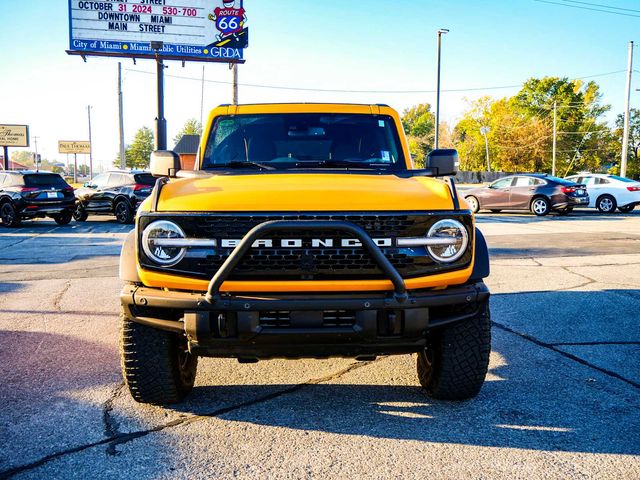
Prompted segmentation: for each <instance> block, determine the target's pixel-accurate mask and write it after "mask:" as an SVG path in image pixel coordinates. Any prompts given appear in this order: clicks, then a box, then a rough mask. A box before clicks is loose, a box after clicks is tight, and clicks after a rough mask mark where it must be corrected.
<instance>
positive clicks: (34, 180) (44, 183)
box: [24, 173, 69, 188]
mask: <svg viewBox="0 0 640 480" xmlns="http://www.w3.org/2000/svg"><path fill="white" fill-rule="evenodd" d="M24 185H25V186H26V187H31V188H34V187H44V188H65V187H68V186H69V184H68V183H67V182H65V181H64V179H63V178H62V177H61V176H60V175H51V174H42V173H40V174H38V173H34V174H31V175H25V176H24Z"/></svg>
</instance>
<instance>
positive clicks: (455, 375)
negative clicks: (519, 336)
mask: <svg viewBox="0 0 640 480" xmlns="http://www.w3.org/2000/svg"><path fill="white" fill-rule="evenodd" d="M430 335H431V336H430V338H429V342H428V346H427V348H426V349H425V350H424V351H423V352H420V353H419V354H418V363H417V368H418V379H419V380H420V384H421V385H422V387H423V388H424V389H425V390H426V392H427V394H428V395H430V396H431V397H433V398H438V399H441V400H467V399H469V398H473V397H475V396H476V395H477V394H478V393H479V392H480V389H481V388H482V384H483V383H484V379H485V377H486V375H487V370H488V369H489V354H490V353H491V318H490V315H489V304H488V303H484V304H483V305H481V307H480V309H479V310H478V314H477V315H476V316H475V317H473V318H472V319H470V320H466V321H464V322H462V323H457V324H454V325H451V326H450V327H446V328H443V329H440V330H436V331H434V332H432V333H431V334H430Z"/></svg>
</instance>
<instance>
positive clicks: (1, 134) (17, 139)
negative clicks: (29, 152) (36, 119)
mask: <svg viewBox="0 0 640 480" xmlns="http://www.w3.org/2000/svg"><path fill="white" fill-rule="evenodd" d="M28 146H29V127H28V126H27V125H2V124H0V147H28Z"/></svg>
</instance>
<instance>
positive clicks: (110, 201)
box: [73, 170, 156, 223]
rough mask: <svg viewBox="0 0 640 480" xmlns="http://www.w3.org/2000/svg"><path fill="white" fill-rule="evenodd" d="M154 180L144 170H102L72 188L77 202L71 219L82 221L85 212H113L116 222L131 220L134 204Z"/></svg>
mask: <svg viewBox="0 0 640 480" xmlns="http://www.w3.org/2000/svg"><path fill="white" fill-rule="evenodd" d="M155 183H156V181H155V178H153V176H152V175H151V174H150V173H148V172H144V171H136V170H131V171H129V170H127V171H122V170H119V171H115V170H114V171H111V172H106V173H102V174H100V175H98V176H97V177H95V178H94V179H93V180H91V181H90V182H87V183H85V184H84V186H83V187H82V188H79V189H78V190H76V197H77V198H78V205H77V207H76V210H75V212H74V213H73V218H75V219H76V220H77V221H78V222H84V221H85V220H86V219H87V217H88V216H89V214H92V215H115V217H116V220H118V222H119V223H132V222H133V219H134V217H135V214H136V210H137V208H138V205H140V202H142V201H143V200H144V199H145V198H147V197H148V196H149V194H150V193H151V190H152V189H153V185H154V184H155Z"/></svg>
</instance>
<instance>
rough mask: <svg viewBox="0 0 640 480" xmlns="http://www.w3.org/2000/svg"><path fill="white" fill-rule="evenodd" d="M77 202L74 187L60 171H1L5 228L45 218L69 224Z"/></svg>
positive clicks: (0, 210) (0, 197) (0, 207)
mask: <svg viewBox="0 0 640 480" xmlns="http://www.w3.org/2000/svg"><path fill="white" fill-rule="evenodd" d="M75 205H76V198H75V196H74V194H73V188H72V187H71V186H70V185H69V184H68V183H67V182H65V181H64V178H62V177H61V176H60V175H58V174H57V173H51V172H32V171H30V170H21V171H1V170H0V219H1V220H2V225H4V226H5V227H18V226H20V222H21V221H22V220H27V219H29V220H30V219H33V218H43V217H51V218H53V219H54V220H55V221H56V223H57V224H58V225H66V224H67V223H69V222H70V221H71V217H72V214H73V211H74V209H75Z"/></svg>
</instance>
